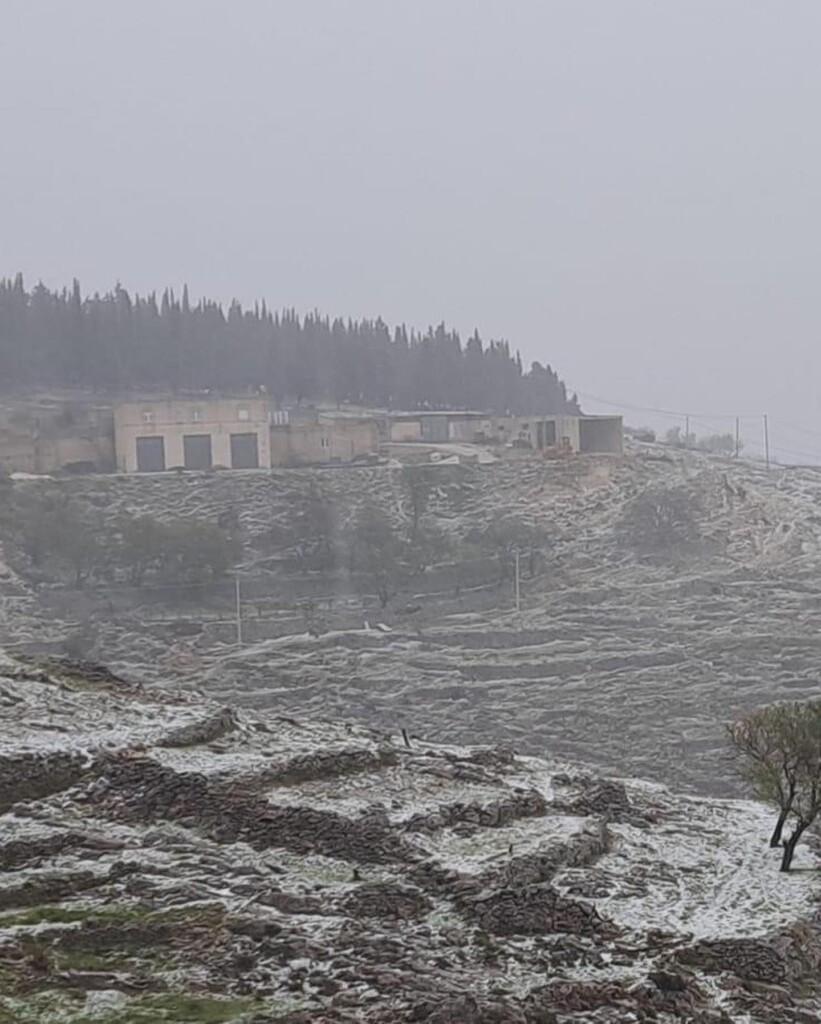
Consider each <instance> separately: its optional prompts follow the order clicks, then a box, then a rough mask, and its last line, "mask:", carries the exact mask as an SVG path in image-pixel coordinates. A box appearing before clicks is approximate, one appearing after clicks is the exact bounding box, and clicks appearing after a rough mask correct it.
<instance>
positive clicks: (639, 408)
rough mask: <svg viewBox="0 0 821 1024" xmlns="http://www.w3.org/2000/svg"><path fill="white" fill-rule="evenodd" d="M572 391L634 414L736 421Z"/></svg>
mask: <svg viewBox="0 0 821 1024" xmlns="http://www.w3.org/2000/svg"><path fill="white" fill-rule="evenodd" d="M568 389H569V390H570V391H573V392H575V394H577V395H578V396H579V398H584V399H585V400H586V401H588V402H598V403H599V404H600V405H609V406H611V407H612V408H614V409H630V410H631V411H633V412H652V413H655V414H656V415H657V416H673V417H675V418H676V419H685V418H686V417H687V416H689V417H690V418H691V419H702V420H735V418H736V414H735V413H729V412H719V413H713V414H709V413H693V412H682V411H681V410H678V409H659V408H657V407H654V406H651V405H635V404H632V403H630V402H617V401H614V400H613V399H611V398H602V397H601V396H600V395H591V394H590V393H589V392H586V391H579V390H577V389H576V388H573V387H571V386H570V385H568ZM738 418H739V419H742V420H757V419H760V418H761V416H760V415H759V414H756V413H749V414H747V415H740V416H739V417H738Z"/></svg>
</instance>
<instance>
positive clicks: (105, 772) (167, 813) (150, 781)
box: [86, 758, 409, 864]
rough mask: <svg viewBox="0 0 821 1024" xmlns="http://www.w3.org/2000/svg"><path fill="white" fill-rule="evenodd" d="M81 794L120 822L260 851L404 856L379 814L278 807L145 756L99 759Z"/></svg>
mask: <svg viewBox="0 0 821 1024" xmlns="http://www.w3.org/2000/svg"><path fill="white" fill-rule="evenodd" d="M86 796H87V799H88V800H89V801H90V802H91V803H94V804H97V805H99V806H100V807H101V808H102V809H104V810H105V812H106V813H108V814H110V815H112V816H115V817H117V818H119V819H121V820H125V821H143V822H156V821H163V820H165V821H175V822H178V823H180V824H182V825H184V826H186V827H194V828H198V829H201V830H203V831H204V832H205V833H206V834H207V835H210V836H212V837H213V838H214V839H216V840H217V841H219V842H235V841H237V840H242V841H244V842H247V843H249V844H250V845H251V846H253V847H255V848H256V849H260V850H265V849H271V848H276V847H282V848H284V849H287V850H292V851H294V852H295V853H321V854H324V855H326V856H329V857H339V858H341V859H343V860H353V861H361V862H363V863H368V864H373V863H389V862H391V861H397V860H398V861H402V860H407V859H408V857H409V851H408V848H407V847H406V845H405V844H404V842H403V841H402V839H401V837H399V836H398V835H396V834H395V833H394V832H393V831H392V829H391V828H390V826H389V824H388V822H387V817H386V816H384V815H377V816H373V815H370V816H363V817H362V818H361V819H360V820H355V819H350V818H346V817H343V816H341V815H339V814H335V813H334V812H333V811H325V810H319V809H317V808H314V807H299V806H290V805H286V806H281V807H278V806H276V805H275V804H270V803H268V802H267V801H265V800H262V799H259V798H256V797H254V796H253V795H251V796H249V795H246V793H245V792H243V791H236V790H232V789H231V788H230V787H227V786H225V785H222V784H219V783H213V782H210V781H209V780H208V779H207V778H206V777H205V776H204V775H201V774H199V773H196V772H175V771H173V770H172V769H170V768H167V767H164V766H163V765H160V764H158V763H157V762H156V761H152V760H150V759H147V758H145V759H137V760H131V759H127V760H118V759H110V760H107V761H105V762H101V764H100V767H99V773H98V777H97V779H96V780H95V782H94V783H93V784H92V785H91V786H90V787H89V788H88V791H87V794H86Z"/></svg>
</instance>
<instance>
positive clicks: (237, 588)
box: [234, 573, 242, 646]
mask: <svg viewBox="0 0 821 1024" xmlns="http://www.w3.org/2000/svg"><path fill="white" fill-rule="evenodd" d="M234 590H235V594H236V612H237V643H238V644H239V645H240V646H242V593H241V591H240V584H239V573H235V574H234Z"/></svg>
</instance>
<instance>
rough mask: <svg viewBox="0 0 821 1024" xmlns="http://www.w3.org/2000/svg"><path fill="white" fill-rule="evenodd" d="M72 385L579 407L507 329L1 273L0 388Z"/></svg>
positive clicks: (421, 403) (439, 405)
mask: <svg viewBox="0 0 821 1024" xmlns="http://www.w3.org/2000/svg"><path fill="white" fill-rule="evenodd" d="M40 386H47V387H54V386H77V387H87V388H96V389H99V390H123V389H129V388H140V389H146V388H151V389H158V390H163V391H166V390H170V391H172V392H177V391H181V390H187V389H208V388H210V389H215V390H230V389H238V388H247V387H263V386H264V387H265V388H266V389H267V390H268V392H269V393H270V394H271V395H272V396H273V397H274V398H275V399H278V400H284V399H286V398H288V399H292V400H296V401H300V400H302V399H329V400H332V401H336V402H353V403H357V404H364V405H371V406H379V407H385V408H393V409H425V408H430V409H445V408H455V409H460V408H461V409H467V408H473V409H492V410H495V411H498V412H508V411H509V412H513V413H515V412H533V413H561V412H573V411H578V405H577V402H576V399H575V396H573V397H571V398H568V395H567V392H566V389H565V386H564V384H563V383H562V382H561V380H560V379H559V377H558V375H557V374H556V373H555V372H554V371H553V370H552V369H551V367H550V366H543V365H542V364H541V363H533V364H532V366H531V368H530V369H529V370H528V371H527V372H525V370H524V369H523V367H522V361H521V358H520V356H519V354H518V352H511V349H510V346H509V345H508V343H507V342H506V341H491V342H489V343H484V342H483V341H482V339H481V338H480V337H479V334H478V332H475V333H474V334H473V336H472V337H471V338H470V339H469V340H468V341H467V343H466V344H464V345H463V344H462V341H461V339H460V337H459V334H458V333H457V332H456V331H453V330H449V329H448V328H446V327H445V325H444V324H440V325H439V326H438V327H436V328H433V327H429V328H428V329H427V330H426V331H425V332H422V333H420V332H417V331H415V330H408V329H407V328H406V327H405V326H404V325H401V326H397V327H395V328H393V329H392V330H391V329H390V328H389V327H388V325H387V324H386V323H385V322H384V321H383V320H382V319H379V318H377V319H375V320H358V321H356V320H342V319H339V318H337V319H331V318H329V317H326V316H322V315H320V314H319V313H316V312H314V313H309V314H307V315H305V316H299V315H298V314H297V313H296V312H294V311H293V310H283V311H281V312H271V311H270V310H269V309H268V308H267V306H266V305H265V303H264V302H263V303H257V304H256V305H255V306H254V308H253V309H243V307H242V306H241V305H240V304H239V303H238V302H232V303H231V305H230V306H229V308H228V310H227V311H226V310H225V309H224V308H223V307H222V306H221V305H220V304H219V303H217V302H213V301H211V300H209V299H201V300H199V301H198V302H197V303H192V302H191V301H190V299H189V295H188V289H187V288H184V289H183V291H182V294H181V295H179V296H178V295H175V293H174V292H173V290H171V289H168V288H167V289H165V290H164V291H163V292H162V294H161V295H160V297H159V298H158V297H157V295H156V293H152V294H150V295H144V296H141V295H136V294H134V295H131V294H129V293H128V292H127V291H126V290H125V289H124V288H122V287H121V286H120V285H117V286H116V287H115V288H114V290H113V291H111V292H108V293H106V294H104V295H100V294H94V295H90V296H89V295H86V296H83V294H82V292H81V290H80V285H79V283H78V282H77V281H76V280H75V281H74V283H73V285H72V287H71V288H69V289H65V288H64V289H62V290H61V291H50V290H49V289H48V288H46V287H45V286H44V285H43V284H42V283H41V284H37V285H36V286H35V287H34V288H32V289H31V291H28V290H27V289H26V287H25V284H24V282H23V278H22V275H20V274H18V275H17V276H16V277H15V278H14V279H4V280H0V390H2V389H5V390H13V389H23V388H33V387H40Z"/></svg>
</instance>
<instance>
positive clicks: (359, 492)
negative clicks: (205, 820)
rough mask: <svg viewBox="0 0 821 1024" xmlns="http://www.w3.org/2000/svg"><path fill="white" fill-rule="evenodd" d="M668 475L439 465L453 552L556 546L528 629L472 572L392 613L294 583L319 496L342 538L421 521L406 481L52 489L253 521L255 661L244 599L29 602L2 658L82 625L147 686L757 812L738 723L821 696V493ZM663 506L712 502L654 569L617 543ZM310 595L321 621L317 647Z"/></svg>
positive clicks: (708, 466) (436, 506)
mask: <svg viewBox="0 0 821 1024" xmlns="http://www.w3.org/2000/svg"><path fill="white" fill-rule="evenodd" d="M662 455H663V452H662V450H661V449H656V448H652V447H643V448H641V449H639V450H636V451H634V452H633V453H632V454H630V455H629V456H628V457H627V458H625V459H624V460H613V459H604V458H602V459H586V460H577V461H574V462H568V463H555V464H551V463H548V464H544V463H541V462H522V463H515V464H505V463H498V464H494V465H489V466H480V467H459V466H457V467H441V469H440V470H439V472H440V473H441V477H440V478H439V479H440V485H439V486H438V487H437V490H436V493H435V495H434V498H433V501H432V504H431V509H430V513H429V521H430V522H431V523H434V522H435V523H436V524H437V525H438V526H439V527H440V528H441V529H443V530H445V531H447V532H449V533H450V534H451V535H452V536H454V537H455V538H459V539H460V540H464V538H465V537H467V536H469V535H470V533H471V531H477V530H481V529H482V528H483V527H484V526H486V525H488V524H490V523H493V522H496V521H498V520H499V519H501V518H503V517H506V516H516V517H517V518H518V519H519V520H520V521H524V522H530V523H534V524H538V525H540V526H541V527H542V528H543V529H545V530H546V531H547V532H548V533H549V535H550V538H551V547H550V555H549V557H548V558H547V559H546V561H545V562H544V563H543V564H541V565H540V566H538V567H537V569H538V571H537V574H536V575H535V576H534V577H533V578H530V577H529V576H528V575H527V571H526V572H525V578H524V581H523V586H522V595H523V610H522V613H521V614H520V615H518V616H517V615H515V614H514V613H513V610H512V606H513V594H512V587H511V585H510V583H509V582H508V583H505V584H504V585H501V586H497V585H493V584H492V583H491V584H489V585H486V586H484V587H478V588H472V587H470V586H461V585H460V584H459V579H460V577H459V573H458V571H457V570H455V569H454V568H453V567H448V566H441V567H438V568H436V569H435V570H434V571H432V572H429V573H427V574H425V576H423V577H418V578H417V579H416V580H415V581H414V583H413V585H412V587H411V589H410V590H409V591H407V592H406V593H404V594H402V595H401V596H400V597H399V598H397V599H396V600H395V601H394V602H392V604H391V606H390V607H389V608H388V609H387V610H385V611H383V610H381V609H380V608H379V605H378V602H377V601H376V599H375V598H374V597H370V598H369V597H368V596H367V594H366V595H364V596H363V595H362V594H361V593H359V592H358V590H357V588H353V587H352V586H351V581H350V580H349V579H346V578H345V577H344V574H343V575H339V574H337V575H331V576H323V575H322V574H318V573H307V574H305V573H302V574H300V573H297V572H295V571H294V567H293V565H292V563H291V562H290V561H289V557H290V554H291V553H292V552H291V551H290V549H289V547H288V544H289V541H288V523H289V522H293V519H294V517H295V516H298V514H299V512H300V509H302V508H303V507H304V502H305V500H306V498H307V496H308V495H309V494H310V492H311V489H312V488H314V487H316V486H317V485H319V486H321V487H322V488H323V491H324V493H325V494H326V496H327V497H328V500H329V501H331V502H332V503H333V506H334V508H335V510H336V516H337V522H338V523H339V528H340V530H341V529H342V527H343V525H344V522H345V521H346V520H347V519H348V518H350V517H351V516H352V515H353V514H355V512H356V510H357V508H358V507H360V505H361V503H362V502H363V501H371V502H376V503H378V504H380V505H381V507H384V508H385V509H387V510H388V511H389V512H391V514H393V515H394V516H395V518H396V519H397V521H401V519H402V517H403V516H404V515H405V514H406V509H404V507H403V503H402V491H401V481H400V478H399V476H398V475H397V473H396V472H395V471H394V470H391V469H363V470H344V471H337V472H326V473H324V474H322V473H311V472H308V471H305V472H278V473H273V474H270V475H268V474H248V475H243V476H241V477H232V478H230V479H229V478H228V476H226V475H222V476H220V475H219V474H217V475H211V476H207V475H196V474H193V475H189V476H185V477H182V478H176V477H170V476H161V477H151V478H146V479H142V478H141V479H136V478H125V477H107V478H99V479H85V480H80V481H68V482H62V483H60V484H49V483H48V482H45V483H40V484H38V483H32V484H29V485H26V486H31V487H54V486H58V487H59V488H61V493H64V494H65V497H66V499H69V498H71V497H74V498H75V499H76V500H78V501H80V502H84V503H86V504H87V505H88V507H93V508H97V509H102V510H103V512H104V514H105V515H106V516H107V517H109V521H110V522H111V523H112V524H113V523H114V522H115V521H116V517H117V516H118V515H119V514H120V512H122V511H126V510H131V511H142V512H149V513H151V514H155V515H157V514H158V515H175V516H181V515H182V516H185V515H202V516H207V517H211V518H219V517H222V518H223V519H226V518H228V519H230V518H231V517H232V516H233V517H235V518H236V519H237V520H238V521H239V523H240V524H241V528H242V531H243V535H244V537H245V543H246V553H247V555H248V557H249V559H250V560H251V561H253V560H254V559H255V558H256V559H257V562H256V568H255V569H252V570H250V571H248V572H247V573H246V574H245V577H244V583H243V586H244V588H245V590H244V593H245V624H244V644H243V646H242V648H240V649H238V648H237V646H236V645H235V643H234V625H233V621H232V615H233V583H232V581H230V580H229V581H227V582H226V583H225V584H220V585H219V586H217V585H215V586H213V587H211V588H203V589H202V590H199V591H192V592H187V593H184V594H181V593H177V592H173V591H172V592H170V593H169V592H167V591H164V590H159V591H148V590H147V591H140V592H136V591H135V592H132V591H123V589H122V588H121V587H115V588H108V587H106V586H105V585H103V586H101V587H99V588H96V589H94V590H93V591H91V592H87V593H85V594H76V593H69V594H65V593H61V592H59V591H56V590H54V589H53V588H52V589H50V588H46V587H43V586H40V587H39V589H38V590H37V591H36V592H35V591H33V590H32V589H31V587H28V589H26V584H25V580H24V579H23V582H22V584H21V583H13V582H9V583H8V584H7V585H6V586H5V587H3V586H2V585H0V591H2V593H4V594H5V595H6V597H5V606H4V609H5V610H7V613H8V614H7V615H6V617H5V624H4V627H3V628H4V634H3V637H0V639H3V638H4V639H5V640H6V641H8V640H13V641H16V642H21V641H22V642H24V643H26V642H27V643H29V645H31V644H32V642H33V643H34V647H35V648H36V641H37V639H38V638H39V637H41V636H42V637H43V638H54V637H55V636H59V635H68V634H70V626H69V624H70V622H71V620H72V616H75V615H77V613H78V611H79V609H81V608H82V607H83V606H86V612H85V614H87V615H89V616H90V617H91V631H92V633H93V635H94V637H95V639H96V647H95V649H94V651H93V654H94V655H95V656H97V657H99V658H102V659H103V660H107V661H111V662H116V664H117V666H118V668H119V669H120V670H121V671H122V672H125V673H129V672H131V673H133V674H134V675H135V676H138V677H141V678H148V679H153V680H155V681H157V682H159V683H163V684H171V685H172V686H176V685H179V684H183V685H185V684H187V685H192V686H197V687H199V686H204V687H206V688H207V689H208V691H209V693H211V694H212V695H213V696H214V697H215V698H216V699H218V700H221V701H228V702H238V703H241V704H243V705H245V706H248V707H255V708H269V709H272V710H277V711H281V712H285V713H306V712H308V713H312V714H320V715H339V716H343V717H347V718H352V719H356V720H359V721H362V722H365V723H368V724H370V725H372V726H375V727H379V728H387V729H390V730H397V729H399V728H406V729H408V730H409V731H410V732H412V733H415V734H417V735H419V736H424V737H426V738H428V739H432V740H434V739H435V740H443V741H444V740H449V741H457V742H462V743H496V742H502V743H506V744H512V745H515V746H516V748H517V749H518V750H520V751H521V752H523V753H528V754H533V755H544V756H549V757H562V758H570V759H573V760H577V761H582V762H587V763H590V764H592V765H596V766H598V767H599V769H601V770H604V771H607V772H618V773H621V774H633V775H637V776H641V777H647V778H651V779H655V780H657V781H661V782H664V783H667V784H670V785H673V786H675V787H676V788H679V789H687V790H691V791H696V792H701V793H707V794H716V795H733V794H735V795H740V794H739V791H738V789H737V784H736V782H735V780H734V779H733V778H732V776H731V774H730V773H729V772H728V768H727V765H726V762H725V760H724V752H723V739H722V722H724V721H726V720H727V719H729V718H731V717H733V716H734V715H736V714H737V713H738V712H740V711H741V710H743V709H745V708H749V707H752V706H755V705H757V704H760V703H764V702H768V701H772V700H775V699H782V698H800V697H805V696H809V695H816V694H817V693H818V681H819V673H820V671H821V638H819V631H818V623H819V621H820V618H819V616H820V614H821V557H819V556H820V553H821V543H820V542H821V504H820V503H821V474H819V472H818V471H815V470H812V469H794V470H788V469H775V470H773V472H771V473H769V474H767V473H765V472H764V471H763V470H761V469H759V468H756V467H755V466H753V465H750V464H746V463H734V462H732V461H730V460H722V459H716V458H709V457H706V456H700V455H690V454H679V455H675V456H674V457H669V455H667V456H666V457H662ZM665 490H667V491H676V492H680V491H684V492H685V493H686V494H689V495H690V496H691V497H692V498H693V499H694V500H696V501H697V502H698V506H699V508H698V512H697V526H698V533H699V542H698V544H697V545H696V546H694V547H692V548H691V549H690V550H688V551H687V552H686V553H680V554H679V555H677V556H675V557H653V558H648V557H645V556H644V555H642V554H641V553H639V552H637V551H636V550H633V549H632V548H631V547H629V546H626V545H625V544H624V542H623V538H622V537H621V535H620V532H619V530H618V524H619V522H620V520H621V518H622V516H623V515H624V514H625V512H626V511H627V510H629V508H630V506H631V503H632V502H633V501H634V500H635V499H636V498H638V497H640V496H641V495H642V494H644V493H646V492H648V491H654V492H658V491H662V492H663V491H665ZM271 538H273V540H272V539H271ZM277 538H279V539H277ZM263 548H264V550H265V553H266V554H265V557H264V558H263V557H262V555H261V552H262V550H263ZM301 598H310V599H311V601H313V603H314V606H315V608H316V616H315V619H316V621H313V622H312V624H311V632H308V631H307V629H308V623H307V621H306V617H305V615H304V614H303V613H301V612H300V610H299V606H298V605H299V599H301ZM15 602H16V603H15ZM407 609H413V611H410V612H409V611H408V610H407ZM75 622H76V620H75ZM189 626H190V627H192V629H193V632H192V631H191V630H189V629H188V627H189ZM379 627H383V628H379ZM61 631H62V634H61Z"/></svg>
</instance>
